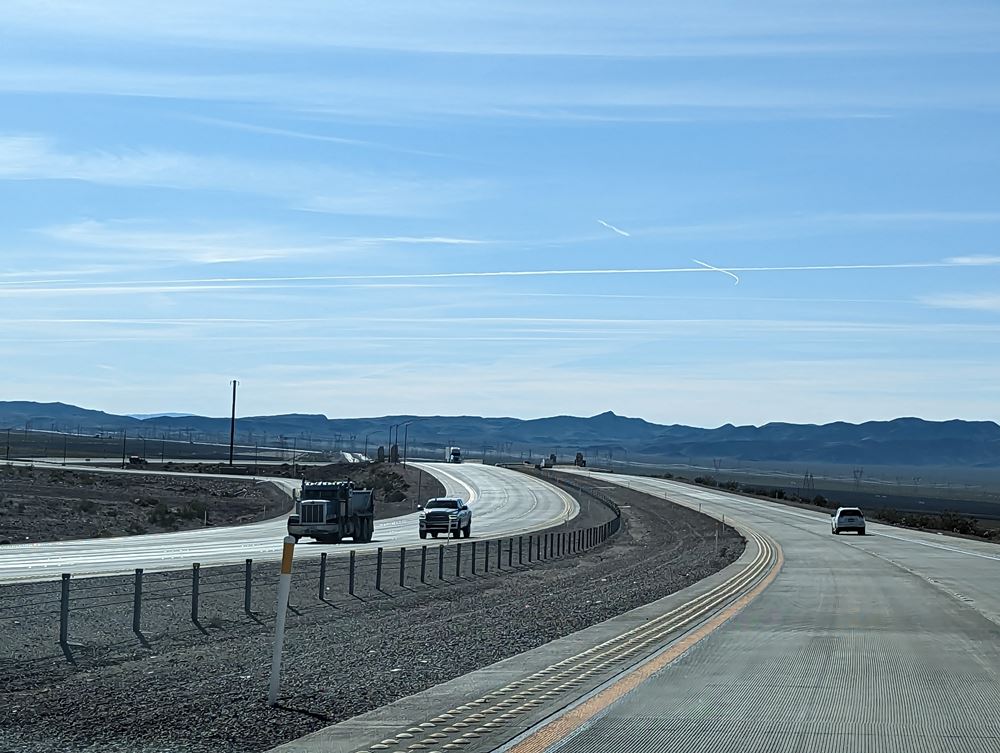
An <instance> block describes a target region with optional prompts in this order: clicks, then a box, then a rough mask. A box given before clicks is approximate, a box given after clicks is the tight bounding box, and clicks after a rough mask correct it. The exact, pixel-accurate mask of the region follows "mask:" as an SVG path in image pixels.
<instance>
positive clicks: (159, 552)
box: [0, 463, 579, 582]
mask: <svg viewBox="0 0 1000 753" xmlns="http://www.w3.org/2000/svg"><path fill="white" fill-rule="evenodd" d="M413 465H419V467H421V468H423V469H424V470H425V471H427V472H428V473H430V474H432V475H434V476H435V477H436V478H438V479H439V480H440V481H441V483H442V484H443V485H444V487H445V492H446V494H447V495H448V496H459V497H462V498H463V499H465V500H467V501H468V502H469V506H470V507H471V508H472V513H473V518H472V532H473V537H474V538H484V537H493V536H508V535H511V534H516V533H525V532H528V531H535V530H540V529H543V528H548V527H550V526H553V525H558V524H559V523H563V522H565V521H567V520H569V519H572V518H573V517H575V516H576V515H577V513H578V512H579V508H578V506H577V503H576V502H575V501H574V500H573V499H572V498H571V497H570V496H569V495H567V494H566V493H565V492H562V491H560V490H558V489H556V488H555V487H553V486H551V485H549V484H546V483H545V482H543V481H539V480H538V479H535V478H532V477H530V476H526V475H524V474H521V473H517V472H516V471H511V470H507V469H505V468H497V467H494V466H484V465H478V464H471V463H470V464H461V465H450V464H448V465H446V464H443V463H419V464H417V463H413ZM193 475H198V474H193ZM240 478H241V479H245V477H242V476H241V477H240ZM269 480H270V481H273V482H274V483H276V484H282V485H285V486H287V487H290V486H292V485H295V483H296V482H294V481H289V480H288V479H269ZM285 525H286V517H285V516H282V517H280V518H273V519H271V520H267V521H262V522H260V523H251V524H249V525H243V526H230V527H219V528H203V529H197V530H191V531H178V532H176V533H158V534H147V535H140V536H123V537H118V538H109V539H85V540H77V541H52V542H43V543H37V544H18V545H14V546H5V547H2V548H0V582H13V581H38V580H58V579H59V578H60V575H61V573H72V574H73V577H75V578H78V577H84V576H97V575H114V574H122V573H130V572H132V571H133V570H134V569H135V568H137V567H141V568H144V569H145V570H147V571H149V572H152V571H158V570H173V569H182V568H188V567H190V566H191V563H192V562H198V563H200V564H201V565H202V567H209V566H212V565H228V564H241V563H242V562H243V561H244V560H245V559H246V558H248V557H250V558H253V559H254V560H262V561H269V560H279V559H280V558H281V543H282V539H283V538H284V536H285V534H286V529H285ZM419 541H420V539H419V537H418V534H417V513H416V512H414V513H412V514H410V515H402V516H399V517H396V518H387V519H385V520H377V521H375V538H374V540H373V541H372V542H371V543H370V544H357V545H356V544H354V543H350V542H345V543H343V544H335V545H323V544H318V543H315V542H313V541H311V540H309V539H303V540H302V541H301V542H300V543H299V545H298V546H296V548H295V557H296V559H298V558H301V557H319V555H320V553H321V552H327V553H328V554H329V555H330V556H338V555H346V554H347V553H348V552H349V551H350V550H351V549H355V550H359V551H360V550H365V549H375V548H377V547H380V546H387V547H397V546H406V545H408V544H410V543H413V544H416V543H417V542H419ZM439 543H446V540H444V539H440V540H439Z"/></svg>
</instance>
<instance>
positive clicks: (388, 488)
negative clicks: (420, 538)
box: [163, 463, 444, 519]
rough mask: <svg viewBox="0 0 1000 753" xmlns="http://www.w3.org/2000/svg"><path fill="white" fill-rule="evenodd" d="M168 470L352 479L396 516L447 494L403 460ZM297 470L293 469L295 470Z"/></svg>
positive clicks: (382, 512) (176, 466)
mask: <svg viewBox="0 0 1000 753" xmlns="http://www.w3.org/2000/svg"><path fill="white" fill-rule="evenodd" d="M163 470H165V471H182V472H184V473H229V474H239V475H261V476H274V477H278V478H301V479H305V480H307V481H343V480H345V479H346V480H349V481H353V482H354V485H355V486H356V487H357V488H359V489H374V490H375V517H376V519H381V518H393V517H395V516H397V515H406V514H407V513H411V512H413V511H414V510H416V509H417V505H418V504H424V503H426V502H427V500H428V499H431V498H433V497H440V496H441V495H443V494H444V487H443V486H442V485H441V482H440V481H438V480H437V479H436V478H434V477H433V476H431V475H430V474H429V473H426V472H425V471H422V470H420V469H419V468H417V467H415V466H413V465H407V466H404V465H403V464H402V463H397V464H395V465H390V464H389V463H368V464H361V463H330V464H329V465H308V466H301V465H300V466H297V467H295V468H294V469H293V468H292V466H291V465H290V464H287V463H286V464H283V465H269V466H259V467H257V468H255V467H254V466H253V465H248V466H241V465H237V466H229V465H225V464H222V463H219V464H205V463H167V464H166V465H164V466H163ZM293 471H294V473H293Z"/></svg>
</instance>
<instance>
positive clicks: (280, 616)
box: [267, 536, 295, 706]
mask: <svg viewBox="0 0 1000 753" xmlns="http://www.w3.org/2000/svg"><path fill="white" fill-rule="evenodd" d="M294 551H295V539H294V538H293V537H292V536H285V541H284V545H283V546H282V549H281V576H280V577H279V578H278V608H277V613H276V615H275V619H274V656H273V657H272V658H271V688H270V690H269V691H268V694H267V702H268V705H270V706H277V705H278V686H279V685H280V684H281V649H282V647H283V646H284V643H285V612H287V611H288V592H289V591H290V590H291V588H292V553H293V552H294Z"/></svg>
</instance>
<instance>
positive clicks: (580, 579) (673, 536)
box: [0, 489, 744, 753]
mask: <svg viewBox="0 0 1000 753" xmlns="http://www.w3.org/2000/svg"><path fill="white" fill-rule="evenodd" d="M606 493H610V494H612V496H613V497H614V498H615V500H616V501H618V502H619V503H620V504H622V505H627V507H626V508H625V509H624V514H625V519H624V525H623V528H622V531H621V532H620V533H619V534H618V535H617V536H616V537H615V538H614V539H612V540H611V541H610V542H608V543H607V544H605V545H603V546H600V547H598V548H597V549H595V550H593V551H591V552H589V553H587V554H586V555H583V556H578V557H573V558H568V559H564V560H556V561H550V562H546V563H541V564H537V565H534V566H532V567H530V568H524V569H520V570H516V571H515V572H509V573H506V574H505V575H502V576H497V574H496V570H495V567H494V566H493V563H491V572H490V574H489V575H485V576H484V575H482V574H478V575H476V576H472V575H471V574H470V573H469V572H468V571H467V570H466V572H465V573H464V575H463V577H455V576H454V569H453V568H454V563H453V560H449V561H448V563H447V564H448V567H446V580H445V581H444V582H439V581H437V579H436V575H437V573H436V559H433V556H434V555H432V562H433V570H432V572H433V576H432V577H429V583H428V584H427V585H424V586H421V585H420V584H419V582H418V576H416V575H412V573H414V571H413V570H410V571H409V572H410V573H411V575H410V576H409V578H408V582H407V586H406V588H402V589H401V588H399V587H398V585H393V586H390V585H389V584H390V583H393V584H394V583H395V581H396V580H397V579H398V560H394V561H388V560H387V562H386V567H385V572H386V573H387V575H386V581H385V590H386V591H387V593H385V594H376V593H374V592H373V591H372V590H371V580H372V575H373V574H372V572H371V569H370V568H371V563H370V560H368V559H367V558H366V564H365V565H364V566H363V567H364V568H368V569H367V570H364V573H363V574H359V576H358V580H359V583H360V582H362V581H363V582H364V583H365V586H364V588H363V589H359V594H358V596H359V597H360V598H354V599H351V598H349V597H346V595H345V594H344V593H343V591H344V583H345V581H344V575H345V574H344V573H343V571H342V570H338V571H337V575H336V576H335V577H333V576H331V577H330V578H329V579H328V586H333V587H332V588H331V589H330V590H329V592H328V593H329V594H330V595H329V598H328V601H327V602H320V601H318V600H317V598H316V592H315V588H316V586H317V581H316V573H315V571H314V570H313V571H306V570H303V571H301V572H300V573H299V578H300V580H299V582H298V585H297V587H296V590H295V591H294V596H293V599H292V601H293V603H294V604H295V605H296V610H297V612H298V614H290V615H289V620H288V634H287V642H286V650H285V668H286V672H285V676H284V681H283V687H282V697H283V707H281V708H278V709H270V708H268V707H267V706H266V703H265V695H266V686H267V677H268V673H269V662H270V647H271V635H272V622H273V606H271V607H268V606H266V605H269V604H273V601H274V591H273V588H272V587H271V585H270V583H272V582H273V574H272V572H270V571H268V570H266V569H265V568H263V567H261V568H257V570H258V575H257V577H258V578H259V579H260V583H259V585H257V586H255V594H254V596H255V608H257V609H260V610H261V613H260V614H259V615H258V619H259V620H260V622H261V623H262V624H258V623H256V622H253V621H251V620H250V619H248V618H246V617H244V616H243V615H242V592H241V591H240V590H239V589H236V590H234V591H232V592H221V593H216V594H214V595H210V596H208V597H203V599H204V600H203V602H202V606H201V610H202V620H201V621H202V626H203V628H204V629H205V632H204V633H202V632H201V631H200V630H198V629H197V628H195V627H194V626H190V616H189V615H188V614H187V612H188V611H189V609H190V596H189V595H187V596H184V597H178V598H176V599H174V600H173V602H171V601H170V600H168V599H162V600H161V602H162V604H161V606H159V607H156V608H155V609H154V608H153V607H152V606H151V607H150V608H149V609H148V610H147V609H146V607H144V611H143V630H144V634H145V637H146V639H147V641H148V642H149V646H150V647H149V648H148V649H146V648H143V647H141V646H139V645H138V642H137V640H136V639H135V637H134V636H131V632H130V619H131V617H130V615H131V611H130V610H131V607H130V602H129V604H127V605H124V606H120V607H118V609H119V612H117V613H115V616H114V618H113V619H110V618H109V617H108V614H107V613H102V612H101V610H99V609H94V610H86V611H80V612H78V613H77V612H74V614H73V616H72V625H73V627H74V630H72V631H71V639H75V638H77V636H78V635H83V634H86V635H88V636H91V637H90V638H89V640H90V641H91V642H92V643H93V647H92V648H88V647H87V646H81V647H78V648H75V649H74V660H75V661H76V662H77V664H76V665H75V666H73V665H71V664H69V663H68V662H67V661H66V659H65V658H64V657H63V656H62V652H61V651H60V650H59V648H58V645H56V644H55V640H56V633H54V632H53V630H56V631H57V629H58V624H57V623H56V625H55V626H53V625H52V624H51V621H50V622H49V623H48V624H47V631H48V632H47V634H46V636H45V638H42V639H40V640H38V641H36V643H39V644H42V647H41V648H40V649H39V648H36V649H31V648H29V647H26V646H25V645H24V641H21V646H20V647H19V648H18V649H17V650H16V651H15V650H14V647H13V643H12V639H11V637H10V636H11V634H12V633H11V631H8V630H6V629H4V628H3V626H2V625H0V652H2V653H0V656H6V657H11V658H10V659H8V660H6V661H2V662H0V675H2V676H3V677H2V679H3V682H2V683H0V750H4V751H6V750H17V751H25V752H26V753H42V752H43V751H44V752H45V753H48V752H49V751H60V752H63V751H70V752H72V751H98V750H100V751H102V753H105V752H108V751H128V753H136V751H150V752H152V751H157V752H159V751H168V750H169V751H176V752H183V753H188V752H191V753H201V752H202V751H205V752H206V753H207V752H208V751H212V753H227V752H230V751H231V752H232V753H236V752H237V751H239V752H240V753H247V752H250V753H253V752H255V751H263V750H267V749H268V748H270V747H273V746H274V745H276V744H278V743H280V742H283V741H286V740H289V739H291V738H294V737H297V736H299V735H303V734H306V733H308V732H310V731H313V730H315V729H317V728H319V727H322V726H325V725H326V724H329V723H332V722H335V721H338V720H342V719H346V718H349V717H351V716H354V715H356V714H359V713H362V712H365V711H368V710H371V709H374V708H377V707H379V706H382V705H384V704H386V703H389V702H391V701H393V700H396V699H398V698H400V697H403V696H406V695H409V694H412V693H415V692H418V691H420V690H424V689H426V688H428V687H431V686H433V685H435V684H438V683H440V682H443V681H446V680H448V679H451V678H453V677H456V676H459V675H461V674H464V673H466V672H469V671H471V670H473V669H476V668H479V667H483V666H486V665H488V664H490V663H493V662H495V661H498V660H500V659H503V658H506V657H509V656H512V655H515V654H517V653H520V652H522V651H525V650H528V649H530V648H534V647H536V646H539V645H541V644H543V643H545V642H547V641H549V640H552V639H554V638H557V637H560V636H563V635H566V634H568V633H571V632H573V631H575V630H579V629H581V628H584V627H587V626H589V625H592V624H595V623H597V622H600V621H602V620H604V619H607V618H609V617H612V616H615V615H618V614H621V613H622V612H624V611H627V610H629V609H632V608H634V607H637V606H640V605H642V604H646V603H648V602H650V601H653V600H655V599H657V598H660V597H661V596H664V595H666V594H669V593H672V592H674V591H676V590H678V589H680V588H683V587H685V586H687V585H689V584H691V583H693V582H695V581H697V580H699V579H701V578H703V577H706V576H707V575H709V574H711V573H713V572H716V571H717V570H719V569H720V568H721V567H724V566H725V565H726V564H728V563H729V562H731V561H733V560H734V559H736V558H737V557H738V556H739V554H740V553H741V552H742V550H743V546H744V544H743V541H742V539H741V538H740V537H739V535H738V534H736V533H735V531H733V530H732V529H726V530H725V532H724V533H723V535H722V536H720V547H721V549H720V554H719V555H716V553H715V544H714V534H715V530H716V523H715V522H714V521H712V520H711V519H709V518H706V517H703V516H701V515H699V514H698V513H695V512H693V511H690V510H687V509H686V508H681V507H677V506H674V505H671V504H669V503H665V502H663V501H662V500H658V499H654V498H652V497H649V496H646V495H643V494H640V493H638V492H634V491H630V490H626V489H616V490H606ZM582 508H583V509H584V514H585V515H590V516H593V517H592V518H591V520H590V521H589V522H587V523H586V524H593V523H595V522H601V519H600V518H599V516H601V515H602V514H605V515H606V510H605V508H603V507H601V506H600V505H595V504H593V503H587V502H586V501H584V504H583V505H582ZM583 524H584V522H583V521H577V522H574V524H573V525H572V526H571V528H573V527H578V526H580V525H583ZM480 546H481V545H480ZM463 550H465V547H464V546H463ZM431 551H433V550H431ZM494 551H495V550H494ZM480 556H481V555H480ZM514 556H515V562H516V557H517V555H516V549H515V555H514ZM418 557H419V555H417V556H414V553H413V552H410V553H408V562H409V563H412V562H413V561H414V560H416V559H418ZM503 563H504V567H505V568H506V549H504V550H503ZM333 564H334V562H333V560H331V567H333ZM305 567H314V566H310V565H307V566H305ZM337 567H342V566H341V565H340V564H338V565H337ZM430 569H431V568H429V570H430ZM223 571H228V573H229V574H228V575H227V574H226V572H223ZM211 572H212V573H219V575H218V577H219V579H220V581H221V580H224V579H226V578H232V577H233V574H235V576H237V577H240V578H241V577H242V570H241V569H239V568H236V569H233V568H220V569H217V570H213V571H211ZM174 575H176V574H174ZM91 583H93V581H91V582H81V584H80V587H81V588H82V587H83V586H87V585H90V584H91ZM128 584H129V581H128V579H123V580H122V581H121V584H120V587H121V588H122V593H123V596H122V597H121V598H122V599H123V600H125V601H129V600H128V597H127V594H129V593H131V591H130V588H129V586H128ZM76 585H77V584H74V586H76ZM20 588H22V589H27V590H31V589H32V588H34V589H35V590H37V585H36V586H33V587H31V586H22V587H20ZM0 593H3V594H12V593H16V592H14V591H12V590H10V589H4V590H3V591H2V592H0ZM186 593H187V594H189V591H187V592H186ZM555 594H558V598H554V595H555ZM17 598H20V597H18V596H16V595H15V596H14V597H13V599H14V600H15V601H16V599H17ZM212 599H214V600H212ZM5 601H6V603H8V604H9V603H10V601H11V600H10V599H7V600H5ZM0 603H3V602H0ZM88 611H89V612H91V613H92V614H93V616H92V617H85V616H84V615H86V614H87V612H88ZM213 618H214V619H213ZM185 619H186V620H187V621H188V622H187V624H188V625H189V626H190V627H189V628H186V629H184V630H178V629H177V627H178V626H179V625H182V624H183V623H184V621H185ZM121 623H124V627H122V626H121ZM101 624H103V625H105V626H106V628H105V629H106V631H108V632H107V633H106V634H101V635H102V638H101V639H96V638H93V637H92V636H93V634H94V633H95V631H98V630H99V625H101ZM112 625H118V626H119V627H114V628H113V627H112ZM147 626H148V627H147ZM19 627H25V626H24V625H22V626H19ZM115 631H117V633H116V632H115ZM112 638H114V640H112ZM119 638H120V639H121V640H118V639H119ZM42 641H44V643H42ZM81 642H83V643H86V642H87V641H86V640H84V641H81ZM106 643H114V644H115V645H111V646H103V647H101V645H103V644H106ZM99 644H101V645H99ZM456 646H461V650H455V647H456ZM12 653H18V654H19V657H18V658H17V659H14V658H13V657H12ZM46 657H47V658H46ZM12 659H13V660H12Z"/></svg>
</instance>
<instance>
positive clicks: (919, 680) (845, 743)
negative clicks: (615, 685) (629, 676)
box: [512, 474, 1000, 753]
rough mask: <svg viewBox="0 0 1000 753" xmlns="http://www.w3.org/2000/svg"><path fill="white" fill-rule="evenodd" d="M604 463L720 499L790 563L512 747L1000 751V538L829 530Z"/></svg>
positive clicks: (586, 752) (820, 519)
mask: <svg viewBox="0 0 1000 753" xmlns="http://www.w3.org/2000/svg"><path fill="white" fill-rule="evenodd" d="M595 476H597V474H595ZM601 477H602V478H606V479H607V480H608V483H619V484H627V485H629V486H631V487H632V488H638V489H641V490H644V491H648V492H649V493H651V494H654V495H657V496H661V497H664V498H668V499H671V500H674V501H677V502H680V503H682V504H687V505H689V506H693V507H697V506H698V505H702V506H703V507H704V509H705V510H706V511H707V510H711V511H713V513H717V514H718V513H724V514H725V515H726V518H727V520H733V521H734V522H736V523H737V524H743V525H745V526H749V527H752V528H753V529H755V530H757V531H760V532H762V533H764V534H766V535H768V536H770V537H771V538H772V539H773V540H774V541H776V542H777V543H778V544H779V545H780V546H781V548H782V550H783V552H784V560H785V561H784V567H783V569H782V570H781V572H780V573H779V574H778V576H777V578H776V580H775V581H774V582H773V584H772V585H771V586H770V587H769V588H768V589H767V590H766V591H764V593H763V594H762V595H761V596H760V597H758V598H757V599H756V600H755V601H753V602H752V603H750V605H749V606H747V607H746V608H745V609H744V610H743V611H742V612H741V613H740V614H738V615H737V616H736V617H734V618H733V619H731V620H730V621H729V622H727V623H725V624H724V625H723V626H722V627H720V628H719V629H718V630H716V631H715V632H714V633H712V634H711V635H709V636H708V637H707V638H705V639H704V640H702V641H701V642H700V643H697V644H695V645H694V646H693V647H692V648H691V649H690V650H689V651H687V652H686V653H685V654H683V655H682V656H681V657H680V658H679V659H677V660H676V661H674V662H673V663H671V664H669V665H667V666H666V667H664V668H663V669H661V670H659V671H657V672H656V673H654V674H652V676H651V677H649V679H647V680H646V681H645V682H643V683H642V684H640V685H639V686H638V687H636V688H635V689H634V690H632V691H631V692H628V693H627V694H625V695H624V696H623V697H621V699H620V700H617V701H610V702H609V703H608V705H606V706H604V707H603V708H599V709H597V710H596V713H595V714H593V715H591V716H590V717H589V719H587V720H586V721H583V723H582V724H580V725H579V726H578V727H577V728H576V730H575V731H574V732H573V733H572V734H570V735H567V736H565V737H564V738H563V739H562V740H561V741H560V742H558V743H556V744H555V745H547V746H540V745H538V744H535V745H534V746H533V745H532V738H530V737H529V738H528V739H527V740H524V741H522V742H521V743H519V744H518V745H516V746H513V748H512V750H515V751H527V750H542V749H545V750H551V751H560V752H565V753H598V752H600V753H605V752H607V753H614V752H616V751H660V750H677V751H684V752H685V753H692V752H694V751H706V752H707V751H712V752H713V753H715V752H716V751H740V752H741V753H745V752H746V751H790V752H798V751H801V752H802V753H814V752H820V751H830V752H831V753H833V752H834V751H836V752H840V751H899V752H900V753H902V752H904V751H905V752H906V753H911V752H914V751H926V752H927V753H931V752H933V753H943V752H945V751H955V752H956V753H959V752H961V753H987V752H989V753H995V752H996V751H998V750H1000V546H995V545H991V544H986V543H982V542H974V541H966V540H962V539H956V538H950V537H943V536H936V535H933V534H925V533H921V532H913V531H908V530H903V529H898V528H892V527H889V526H882V525H877V524H872V523H869V524H868V531H869V535H868V536H864V537H861V536H855V535H851V534H846V535H841V536H833V535H832V534H831V533H830V523H829V517H828V516H826V515H823V514H817V513H813V512H810V511H804V510H799V509H796V508H792V507H788V506H783V505H778V504H771V503H767V502H764V501H761V500H756V499H747V498H741V497H738V496H736V495H728V494H723V493H719V492H713V491H711V490H703V489H700V488H697V487H691V486H689V485H686V484H679V483H674V482H670V481H664V480H655V479H648V478H642V477H627V476H622V475H619V474H615V475H614V476H611V475H607V476H601ZM539 738H540V736H539ZM536 742H537V741H536Z"/></svg>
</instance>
